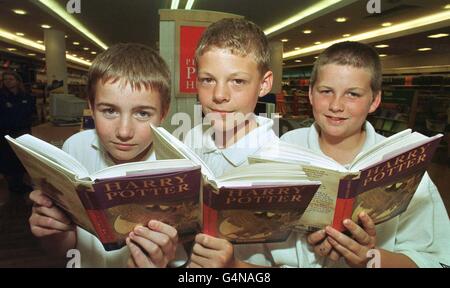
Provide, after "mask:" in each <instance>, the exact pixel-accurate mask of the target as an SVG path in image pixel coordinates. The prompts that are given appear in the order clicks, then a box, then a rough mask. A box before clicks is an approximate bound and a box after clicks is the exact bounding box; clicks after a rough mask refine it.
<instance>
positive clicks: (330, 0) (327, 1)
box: [264, 0, 342, 35]
mask: <svg viewBox="0 0 450 288" xmlns="http://www.w3.org/2000/svg"><path fill="white" fill-rule="evenodd" d="M339 2H342V0H323V1H319V2H318V3H316V4H314V5H312V6H310V7H308V8H306V9H303V10H301V11H300V12H298V13H297V14H295V15H294V16H292V17H289V18H288V19H286V20H284V21H282V22H280V23H278V24H275V25H274V26H272V27H269V28H267V29H266V30H264V33H265V34H266V35H270V34H272V33H274V32H276V31H278V30H281V29H283V28H284V27H287V26H289V25H292V24H294V23H295V22H298V21H300V20H302V19H304V18H306V17H308V16H311V15H313V14H316V13H318V12H319V11H321V10H324V9H326V8H328V7H330V6H332V5H334V4H336V3H339Z"/></svg>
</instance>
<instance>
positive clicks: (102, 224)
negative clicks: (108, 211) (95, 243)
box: [86, 210, 118, 245]
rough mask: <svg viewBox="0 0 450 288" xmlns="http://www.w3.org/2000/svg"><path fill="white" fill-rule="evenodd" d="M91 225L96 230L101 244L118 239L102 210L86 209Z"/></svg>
mask: <svg viewBox="0 0 450 288" xmlns="http://www.w3.org/2000/svg"><path fill="white" fill-rule="evenodd" d="M86 212H87V214H88V216H89V219H91V222H92V225H93V226H94V229H95V231H96V232H97V235H98V238H99V239H100V242H102V244H103V245H109V244H112V243H116V242H117V241H118V239H117V237H116V235H115V233H114V231H112V229H111V225H110V224H109V221H108V218H107V216H106V215H105V213H104V211H102V210H86Z"/></svg>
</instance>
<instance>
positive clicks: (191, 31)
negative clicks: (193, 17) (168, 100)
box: [179, 26, 206, 94]
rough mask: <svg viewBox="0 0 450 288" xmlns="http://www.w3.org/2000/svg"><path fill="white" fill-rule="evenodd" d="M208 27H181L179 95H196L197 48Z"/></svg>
mask: <svg viewBox="0 0 450 288" xmlns="http://www.w3.org/2000/svg"><path fill="white" fill-rule="evenodd" d="M205 29H206V27H199V26H180V82H179V93H182V94H196V93H197V89H196V87H195V83H196V79H197V74H196V71H195V48H197V43H198V41H199V40H200V36H201V35H202V33H203V31H204V30H205Z"/></svg>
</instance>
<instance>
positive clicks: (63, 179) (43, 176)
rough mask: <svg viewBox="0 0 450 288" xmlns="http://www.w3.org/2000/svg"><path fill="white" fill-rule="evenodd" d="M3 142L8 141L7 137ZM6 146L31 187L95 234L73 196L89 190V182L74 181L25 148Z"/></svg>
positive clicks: (66, 173) (15, 145)
mask: <svg viewBox="0 0 450 288" xmlns="http://www.w3.org/2000/svg"><path fill="white" fill-rule="evenodd" d="M7 139H8V141H11V138H7ZM10 143H12V145H11V147H12V148H13V150H14V152H16V155H17V157H18V158H19V159H20V161H21V162H22V164H23V165H24V167H25V169H26V170H27V172H28V174H29V175H30V177H31V179H32V181H33V185H34V186H35V187H37V188H39V189H41V190H42V191H45V192H46V194H47V196H49V197H50V198H51V199H52V200H53V201H54V202H55V204H56V205H58V206H59V207H61V208H62V209H64V210H65V211H66V213H68V214H69V216H70V217H71V218H72V220H73V221H74V222H75V223H76V224H77V225H79V226H80V227H83V228H84V229H85V230H87V231H89V232H91V233H92V234H94V235H96V232H95V231H94V228H93V226H92V224H91V221H90V220H89V218H88V215H87V214H86V211H85V209H84V207H83V204H82V203H81V201H80V199H79V198H78V193H77V189H91V188H92V186H91V183H89V182H88V181H77V177H76V176H75V174H73V173H72V172H70V171H68V170H67V169H66V168H64V167H62V166H59V165H57V164H49V163H51V160H48V159H47V158H45V157H43V156H41V155H39V154H38V153H36V152H33V151H30V150H28V148H24V147H21V146H19V145H18V144H17V142H16V141H11V142H10ZM27 150H28V151H27Z"/></svg>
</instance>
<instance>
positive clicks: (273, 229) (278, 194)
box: [203, 185, 319, 244]
mask: <svg viewBox="0 0 450 288" xmlns="http://www.w3.org/2000/svg"><path fill="white" fill-rule="evenodd" d="M318 187H319V185H302V186H300V185H291V186H289V185H280V186H279V187H273V186H272V187H264V186H259V187H251V188H249V187H234V188H221V189H219V191H216V190H215V189H214V188H212V187H205V190H204V191H205V194H204V207H203V209H204V213H203V215H204V221H203V222H204V232H205V233H207V234H209V235H212V236H215V237H219V238H223V239H226V240H228V241H230V242H231V243H234V244H242V243H262V242H279V241H284V240H286V239H287V238H288V237H289V234H290V233H291V231H292V230H293V228H294V227H295V225H296V224H297V222H298V221H299V219H300V218H301V217H302V215H303V213H304V211H305V210H306V208H307V206H308V205H309V203H310V202H311V199H312V198H313V196H314V195H315V193H316V192H317V189H318Z"/></svg>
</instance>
